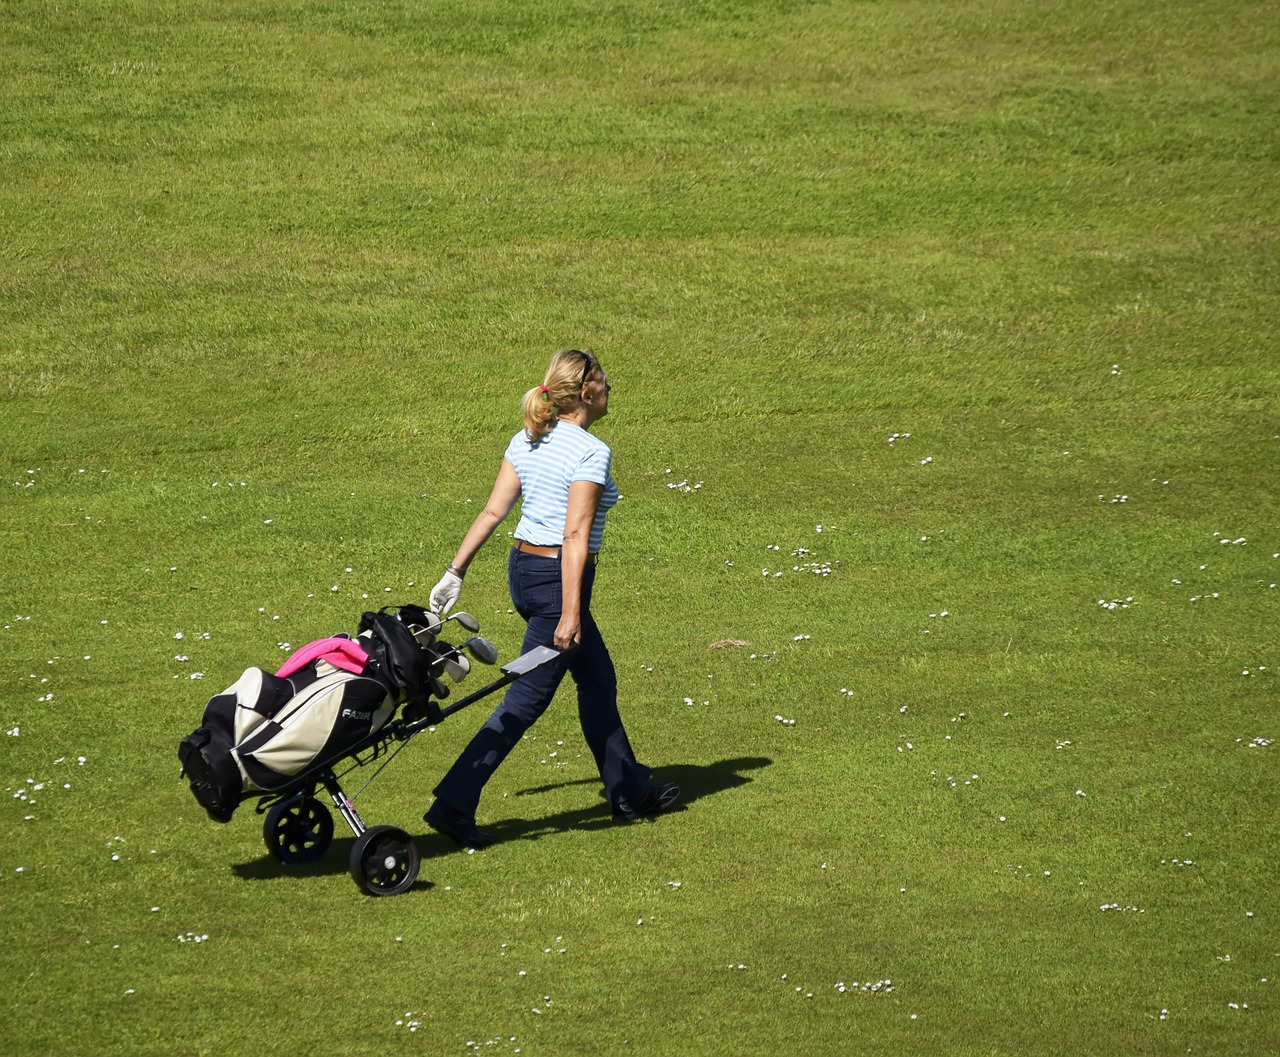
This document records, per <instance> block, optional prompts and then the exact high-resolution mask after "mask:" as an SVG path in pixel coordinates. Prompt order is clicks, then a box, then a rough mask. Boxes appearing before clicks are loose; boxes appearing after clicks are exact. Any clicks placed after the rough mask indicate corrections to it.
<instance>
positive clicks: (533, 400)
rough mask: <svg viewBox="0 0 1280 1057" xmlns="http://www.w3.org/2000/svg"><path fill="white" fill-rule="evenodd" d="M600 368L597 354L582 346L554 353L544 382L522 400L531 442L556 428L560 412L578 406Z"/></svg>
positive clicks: (538, 441)
mask: <svg viewBox="0 0 1280 1057" xmlns="http://www.w3.org/2000/svg"><path fill="white" fill-rule="evenodd" d="M599 370H600V364H599V363H598V362H597V361H596V358H595V357H594V356H593V355H591V354H590V353H586V352H580V351H579V350H578V349H566V350H564V351H563V352H557V353H556V354H555V355H554V356H552V357H551V363H550V365H549V366H548V367H547V374H546V377H545V378H544V379H543V382H542V384H541V385H535V386H534V387H533V388H532V389H530V390H529V391H528V392H527V393H525V394H524V399H523V401H522V403H521V408H522V410H523V412H524V433H525V436H526V437H527V438H528V440H529V443H530V444H532V445H537V444H540V443H541V442H542V439H543V437H545V436H546V435H547V434H548V433H550V432H551V431H552V430H553V429H555V426H556V422H557V421H558V420H559V418H560V415H561V414H563V413H565V412H569V411H572V410H574V409H575V408H576V407H577V406H578V404H579V402H580V401H581V399H582V387H583V385H584V384H585V382H586V381H587V380H588V379H590V378H591V377H592V376H593V375H595V374H597V373H598V372H599Z"/></svg>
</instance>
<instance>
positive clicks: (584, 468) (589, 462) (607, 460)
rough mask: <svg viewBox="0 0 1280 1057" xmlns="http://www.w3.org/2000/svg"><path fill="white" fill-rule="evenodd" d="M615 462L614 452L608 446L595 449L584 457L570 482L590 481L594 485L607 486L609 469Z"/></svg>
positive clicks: (602, 445)
mask: <svg viewBox="0 0 1280 1057" xmlns="http://www.w3.org/2000/svg"><path fill="white" fill-rule="evenodd" d="M612 462H613V452H612V451H610V450H609V447H608V445H606V444H601V445H600V446H599V447H593V448H591V450H590V451H588V452H586V453H585V454H584V455H583V456H582V462H580V463H579V464H578V468H577V469H576V470H574V471H573V476H572V477H571V478H570V481H590V482H591V483H592V484H598V485H602V486H603V485H607V484H608V483H609V468H610V465H611V464H612Z"/></svg>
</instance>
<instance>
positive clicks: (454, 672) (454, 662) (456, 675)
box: [444, 653, 471, 683]
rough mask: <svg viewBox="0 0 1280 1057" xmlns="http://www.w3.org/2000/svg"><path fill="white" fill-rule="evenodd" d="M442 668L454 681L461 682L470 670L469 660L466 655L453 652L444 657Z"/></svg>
mask: <svg viewBox="0 0 1280 1057" xmlns="http://www.w3.org/2000/svg"><path fill="white" fill-rule="evenodd" d="M444 670H445V672H446V673H447V674H448V676H449V678H450V679H452V680H453V681H454V682H455V683H460V682H462V680H463V679H465V678H466V677H467V675H468V674H469V673H470V671H471V662H470V661H469V660H467V658H466V655H465V654H462V653H454V654H451V655H450V656H448V657H445V658H444Z"/></svg>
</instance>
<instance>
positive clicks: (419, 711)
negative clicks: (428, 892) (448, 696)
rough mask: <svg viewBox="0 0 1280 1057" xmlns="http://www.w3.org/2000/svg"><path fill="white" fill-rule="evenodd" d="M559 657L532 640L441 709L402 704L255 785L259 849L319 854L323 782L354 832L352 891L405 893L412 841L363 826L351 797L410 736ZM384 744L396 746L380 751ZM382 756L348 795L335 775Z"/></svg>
mask: <svg viewBox="0 0 1280 1057" xmlns="http://www.w3.org/2000/svg"><path fill="white" fill-rule="evenodd" d="M559 656H560V651H558V650H555V649H552V648H551V647H549V646H538V647H537V648H535V649H533V650H530V651H529V652H528V653H525V654H522V655H521V656H519V657H517V658H515V660H513V661H511V662H510V663H508V664H505V665H503V666H502V668H501V669H500V670H501V672H502V676H501V678H499V679H496V680H494V681H493V682H491V683H489V684H488V685H487V686H483V687H481V688H480V689H479V690H476V691H474V692H473V693H471V694H468V695H467V696H466V697H464V698H462V699H461V700H460V701H457V702H456V703H454V704H452V705H450V706H449V707H448V708H441V707H440V706H439V705H438V704H437V703H436V702H435V701H433V700H428V701H427V702H426V704H425V706H414V705H410V706H407V707H406V708H405V709H404V714H402V715H401V717H400V718H399V719H395V720H392V721H391V722H390V723H388V724H387V725H386V726H384V727H382V729H380V730H378V731H377V732H376V733H374V734H370V735H369V736H368V737H367V738H366V739H365V740H364V741H362V742H359V743H357V744H356V745H354V746H349V747H347V748H346V749H345V750H344V751H343V752H342V753H341V754H340V755H339V756H337V757H336V758H334V759H331V760H325V761H324V762H318V763H316V764H314V765H313V766H312V767H310V768H308V769H307V770H306V771H304V772H303V773H301V774H299V775H297V776H296V777H295V778H294V779H293V780H292V781H290V782H289V783H288V784H287V785H283V786H281V787H280V788H278V789H270V790H260V791H259V792H260V793H261V794H262V795H261V797H260V799H259V800H258V804H257V807H256V808H255V810H256V811H257V813H258V814H265V815H266V818H265V819H264V820H263V825H262V830H263V836H264V838H265V839H266V844H267V850H268V851H270V852H271V854H272V855H273V856H274V857H275V858H276V859H277V860H278V861H279V862H281V863H284V864H285V865H292V864H295V863H308V862H315V861H317V860H318V859H320V858H322V857H323V856H324V854H325V853H326V852H327V851H328V850H329V846H330V844H331V843H332V842H333V815H332V814H331V813H330V812H329V810H328V808H326V807H325V805H324V804H323V803H322V802H321V801H320V798H319V797H318V795H317V794H318V792H319V790H320V789H321V788H323V789H324V791H325V792H327V793H328V794H329V797H330V798H331V799H332V801H333V804H334V806H335V807H336V808H337V810H338V813H339V814H341V815H342V817H343V818H344V819H345V820H346V822H347V825H349V826H350V827H351V832H352V833H354V834H355V837H356V842H355V845H354V846H353V847H352V849H351V855H350V858H349V861H348V865H349V867H350V870H351V876H352V878H353V879H354V880H355V882H356V884H357V885H358V886H359V887H360V889H361V890H362V891H364V892H367V893H368V894H369V895H373V896H390V895H399V894H400V893H401V892H406V891H408V890H409V889H410V888H412V887H413V884H414V882H415V881H416V880H417V877H418V866H419V863H420V862H421V857H420V855H419V853H418V849H417V847H416V846H415V845H414V843H413V839H412V838H411V837H410V836H409V834H408V833H407V832H405V830H403V829H401V828H400V827H398V826H386V825H383V826H366V825H365V822H364V819H362V818H361V817H360V813H359V812H358V811H357V810H356V806H355V804H354V802H353V801H354V800H355V797H357V796H359V795H360V793H362V792H364V790H365V789H366V788H368V786H369V784H370V783H371V782H372V781H373V780H374V779H375V778H377V777H378V775H379V774H381V773H382V771H383V769H384V768H386V767H387V765H388V764H390V763H391V761H392V760H393V759H395V757H396V755H397V754H398V753H399V752H400V750H401V749H403V748H404V747H405V745H407V744H408V743H409V742H410V741H411V740H412V739H413V738H414V737H415V736H416V735H417V734H420V733H421V732H422V731H423V730H425V729H427V728H428V727H430V726H434V725H435V724H437V723H440V722H441V721H443V720H444V719H446V718H448V717H449V716H451V715H453V714H454V713H455V712H458V711H461V710H462V709H464V708H466V707H467V706H468V705H470V704H473V703H475V702H476V701H479V700H480V699H481V698H484V697H488V696H489V695H490V694H492V693H494V692H495V691H497V690H500V689H502V688H503V687H505V686H507V685H509V684H510V683H512V682H514V681H515V680H517V679H519V678H521V677H522V676H524V675H527V674H528V673H529V672H532V671H534V670H535V669H537V668H541V667H542V666H543V665H545V664H548V663H550V662H551V661H554V660H555V659H556V658H558V657H559ZM392 743H398V744H397V745H396V747H395V749H394V750H392V751H390V753H389V754H388V749H389V748H390V746H391V745H392ZM384 755H386V759H385V760H384V761H383V763H382V766H381V767H379V768H378V769H377V770H376V771H374V773H373V774H372V775H371V776H370V777H369V779H368V780H367V781H366V782H365V784H364V785H363V786H361V787H360V789H358V790H357V791H356V792H355V793H354V794H352V795H351V796H348V795H347V794H346V793H345V792H344V791H343V789H342V786H341V784H340V779H341V778H342V777H344V776H345V775H346V774H349V773H350V772H351V771H352V770H354V769H355V768H357V767H364V766H367V765H369V764H371V763H373V762H374V761H376V760H378V759H380V758H382V757H383V756H384ZM343 761H350V763H351V766H350V767H348V768H347V769H346V770H344V771H343V773H342V775H339V774H338V773H337V772H336V770H335V767H336V766H337V765H338V764H340V763H342V762H343Z"/></svg>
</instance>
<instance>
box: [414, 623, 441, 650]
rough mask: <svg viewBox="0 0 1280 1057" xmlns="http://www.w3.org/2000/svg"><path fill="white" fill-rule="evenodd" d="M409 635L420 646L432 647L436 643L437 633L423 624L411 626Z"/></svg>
mask: <svg viewBox="0 0 1280 1057" xmlns="http://www.w3.org/2000/svg"><path fill="white" fill-rule="evenodd" d="M439 626H440V625H439V624H437V625H436V627H439ZM409 634H410V635H412V636H413V637H414V638H415V639H416V640H417V642H418V645H419V646H423V647H425V646H430V645H431V644H432V643H433V642H435V641H436V633H435V631H433V630H432V629H431V628H430V627H426V626H423V625H422V624H410V625H409Z"/></svg>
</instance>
